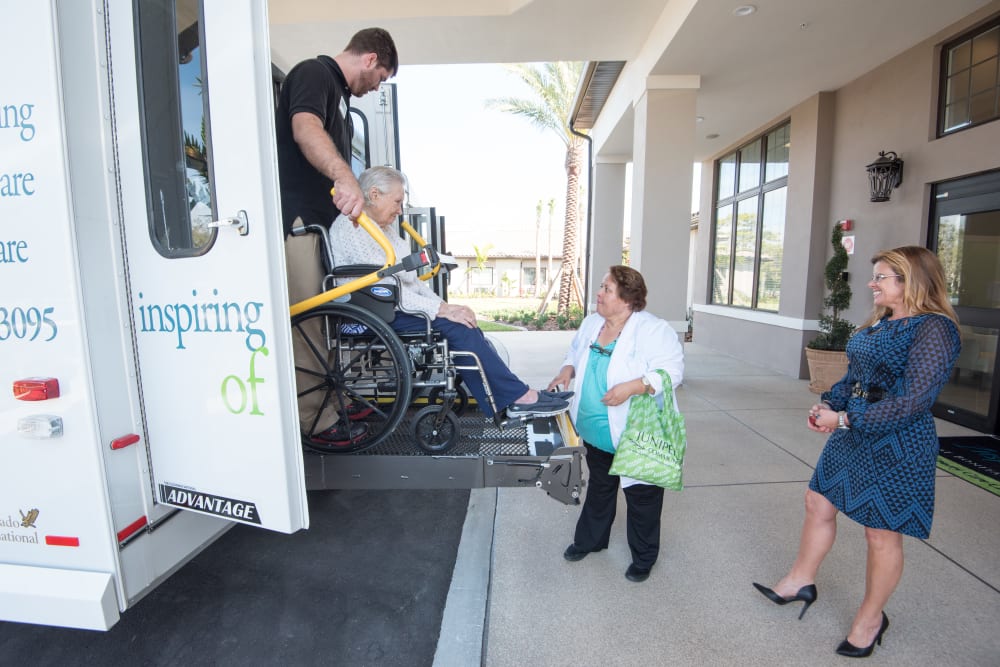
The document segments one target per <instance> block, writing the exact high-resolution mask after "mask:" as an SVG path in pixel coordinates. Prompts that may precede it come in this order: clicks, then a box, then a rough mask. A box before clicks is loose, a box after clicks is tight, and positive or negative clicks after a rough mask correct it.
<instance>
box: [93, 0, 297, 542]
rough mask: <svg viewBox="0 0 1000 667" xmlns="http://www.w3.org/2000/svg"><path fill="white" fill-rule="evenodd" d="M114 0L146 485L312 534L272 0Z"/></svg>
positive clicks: (188, 504)
mask: <svg viewBox="0 0 1000 667" xmlns="http://www.w3.org/2000/svg"><path fill="white" fill-rule="evenodd" d="M108 5H109V12H108V13H109V17H108V18H109V27H110V33H111V34H110V51H111V54H110V60H111V62H112V63H113V64H114V69H113V73H112V76H113V84H112V87H113V89H114V91H115V103H116V108H115V118H116V128H115V134H116V142H117V145H118V147H119V155H118V159H119V165H120V170H119V179H120V193H121V195H120V196H121V201H120V206H121V209H122V218H123V223H124V234H123V236H124V248H125V257H126V264H127V276H128V286H127V288H128V292H129V300H130V306H131V317H132V320H133V327H134V337H135V349H136V355H137V362H138V373H139V384H140V389H141V393H142V405H143V413H144V418H145V428H146V436H147V446H148V450H149V458H150V467H151V474H152V477H153V485H154V491H155V496H156V498H157V499H158V501H159V502H160V503H163V504H166V505H170V506H173V507H178V508H182V509H188V510H193V511H196V512H200V513H204V514H210V515H214V516H219V517H222V518H225V519H229V520H233V521H239V522H242V523H246V524H250V525H255V526H260V527H264V528H270V529H273V530H278V531H282V532H293V531H295V530H298V529H300V528H305V527H307V525H308V511H307V507H306V498H305V489H304V484H303V467H302V452H301V448H300V445H299V436H298V424H297V416H296V415H297V409H296V404H295V385H294V378H293V376H292V370H291V369H292V368H293V363H292V360H291V344H290V341H289V327H288V299H287V292H286V287H285V271H284V263H283V257H284V255H283V238H282V229H281V221H280V213H279V202H278V195H277V193H278V185H277V178H278V177H277V172H276V166H275V165H276V163H277V160H276V157H275V147H274V138H273V137H274V128H273V122H274V121H273V115H272V113H273V112H272V107H271V99H270V98H271V66H270V57H269V42H268V26H267V12H266V3H265V2H263V0H256V1H254V2H241V3H231V2H219V1H213V0H200V1H199V0H176V1H174V0H169V1H168V0H162V1H160V0H157V1H151V0H142V1H141V2H139V1H136V2H130V1H129V0H117V1H114V2H110V3H108ZM137 100H138V101H139V104H136V101H137Z"/></svg>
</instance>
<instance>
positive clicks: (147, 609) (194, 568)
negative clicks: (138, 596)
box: [0, 490, 469, 667]
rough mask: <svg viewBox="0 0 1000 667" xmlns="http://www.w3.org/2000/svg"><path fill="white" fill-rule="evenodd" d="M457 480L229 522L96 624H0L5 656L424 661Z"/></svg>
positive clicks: (431, 642)
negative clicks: (301, 522)
mask: <svg viewBox="0 0 1000 667" xmlns="http://www.w3.org/2000/svg"><path fill="white" fill-rule="evenodd" d="M468 499H469V492H468V491H467V490H464V491H313V492H310V493H309V513H310V518H311V528H310V529H309V530H307V531H299V532H298V533H296V534H294V535H281V534H277V533H272V532H269V531H264V530H259V529H254V528H250V527H247V526H242V525H239V526H236V527H235V528H233V529H232V530H230V531H229V532H228V533H226V534H225V535H223V536H222V537H221V538H220V539H219V540H218V541H217V542H216V543H215V544H213V545H212V546H210V547H209V548H207V549H206V550H205V551H204V552H202V553H201V554H199V555H198V556H197V557H196V558H195V559H194V560H192V561H191V562H190V563H188V564H187V565H186V566H184V567H183V568H182V569H181V570H180V571H178V572H177V573H175V574H174V575H173V576H172V577H170V578H169V579H168V580H167V581H165V582H164V583H162V584H161V585H160V586H159V587H158V588H156V589H155V590H154V591H153V592H151V593H150V594H149V595H147V596H146V597H145V598H144V599H142V600H141V601H140V602H138V603H137V604H136V605H135V606H134V607H132V608H131V609H129V610H127V611H126V612H125V613H124V615H123V616H122V619H121V620H120V621H119V622H118V624H117V625H115V626H114V627H113V628H111V630H109V631H108V632H93V631H87V630H70V629H65V628H51V627H45V626H33V625H23V624H18V623H2V622H0V664H3V665H13V664H17V665H57V664H58V665H240V666H244V665H389V666H395V665H398V666H400V667H402V666H406V667H411V666H419V665H430V664H431V663H432V662H433V658H434V651H435V649H436V646H437V640H438V633H439V630H440V627H441V616H442V613H443V610H444V604H445V600H446V598H447V595H448V588H449V586H450V583H451V574H452V570H453V568H454V564H455V556H456V553H457V551H458V543H459V540H460V538H461V532H462V525H463V522H464V520H465V513H466V508H467V506H468Z"/></svg>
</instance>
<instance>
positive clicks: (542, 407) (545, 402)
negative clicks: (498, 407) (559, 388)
mask: <svg viewBox="0 0 1000 667" xmlns="http://www.w3.org/2000/svg"><path fill="white" fill-rule="evenodd" d="M567 410H569V403H568V402H567V401H566V399H563V398H555V397H553V396H549V395H547V394H546V393H545V392H541V391H540V392H538V400H537V401H535V402H534V403H511V404H510V405H508V406H507V415H508V416H510V417H552V416H555V415H558V414H560V413H563V412H566V411H567Z"/></svg>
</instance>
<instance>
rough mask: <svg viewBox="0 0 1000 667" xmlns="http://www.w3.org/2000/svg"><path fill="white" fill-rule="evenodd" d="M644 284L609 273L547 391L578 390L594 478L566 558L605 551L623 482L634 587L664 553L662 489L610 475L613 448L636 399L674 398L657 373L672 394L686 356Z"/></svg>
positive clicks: (628, 271)
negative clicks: (653, 309)
mask: <svg viewBox="0 0 1000 667" xmlns="http://www.w3.org/2000/svg"><path fill="white" fill-rule="evenodd" d="M646 294H647V290H646V283H645V281H644V280H643V279H642V275H641V274H640V273H639V272H638V271H636V270H635V269H632V268H629V267H627V266H612V267H611V268H610V269H609V271H608V273H607V275H605V276H604V280H603V281H601V287H600V289H599V290H598V292H597V312H596V313H595V314H593V315H590V316H589V317H587V318H586V319H585V320H584V321H583V322H582V323H581V325H580V329H579V331H577V334H576V336H575V337H574V338H573V343H572V344H571V345H570V348H569V352H568V353H567V354H566V359H565V361H564V362H563V367H562V369H560V371H559V374H558V375H557V376H556V377H555V379H554V380H552V382H551V383H550V384H549V389H550V390H551V389H555V388H557V387H559V386H562V387H569V385H570V383H571V382H572V389H573V390H574V391H575V394H574V396H573V399H572V402H571V403H570V415H571V416H572V418H573V422H574V423H575V424H576V429H577V431H578V432H579V433H580V437H581V438H583V441H584V445H585V446H586V449H587V468H588V469H589V471H590V478H589V481H588V484H587V497H586V500H585V501H584V503H583V510H582V511H581V513H580V518H579V520H578V521H577V524H576V532H575V534H574V536H573V543H572V544H570V545H569V546H568V547H567V548H566V551H565V553H564V554H563V557H564V558H565V559H566V560H568V561H578V560H580V559H582V558H584V557H586V556H587V554H589V553H590V552H592V551H600V550H602V549H606V548H607V546H608V540H609V538H610V536H611V524H612V523H613V522H614V520H615V509H616V506H617V501H618V486H619V482H620V483H621V486H622V487H623V488H624V490H625V502H626V505H627V507H628V516H627V518H626V521H627V524H626V532H627V535H628V546H629V550H630V551H631V552H632V564H631V565H629V567H628V570H626V572H625V577H626V578H627V579H629V580H630V581H636V582H640V581H645V580H646V579H647V578H648V577H649V571H650V569H651V568H652V567H653V563H655V562H656V558H657V556H658V555H659V552H660V513H661V511H662V509H663V489H662V488H660V487H658V486H653V485H651V484H644V483H642V482H639V481H636V480H633V479H629V478H627V477H623V478H619V477H618V476H617V475H610V474H609V473H608V470H609V468H610V467H611V461H612V459H613V458H614V451H615V447H616V445H617V444H618V440H619V438H621V434H622V431H623V430H624V429H625V421H626V418H627V416H628V407H629V403H630V400H631V397H632V396H636V395H639V394H643V393H648V394H653V395H657V394H660V393H662V392H663V391H672V388H670V387H664V386H663V380H662V379H661V377H660V375H659V373H657V372H656V371H657V370H658V369H662V370H664V371H666V372H667V374H668V375H669V376H670V380H671V383H672V385H673V386H674V387H676V386H677V385H679V384H680V383H681V380H682V379H683V376H684V352H683V350H682V349H681V344H680V342H679V341H678V340H677V333H676V332H675V331H674V329H673V328H672V327H671V326H670V325H669V324H668V323H667V322H665V321H663V320H661V319H660V318H658V317H656V316H654V315H651V314H649V313H647V312H645V311H644V310H643V309H644V308H645V307H646Z"/></svg>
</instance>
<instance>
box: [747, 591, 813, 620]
mask: <svg viewBox="0 0 1000 667" xmlns="http://www.w3.org/2000/svg"><path fill="white" fill-rule="evenodd" d="M753 587H754V588H756V589H757V590H758V591H760V592H761V593H763V594H764V597H766V598H767V599H768V600H770V601H771V602H773V603H774V604H781V605H784V604H788V603H789V602H799V601H802V602H804V603H805V604H803V605H802V612H801V613H800V614H799V620H800V621H801V620H802V617H803V616H805V615H806V610H807V609H809V605H811V604H812V603H813V602H815V601H816V598H817V597H818V595H817V593H816V584H808V585H806V586H803V587H802V588H800V589H799V592H798V593H796V594H795V597H790V598H783V597H781V596H780V595H778V594H777V593H775V592H774V591H772V590H771V589H770V588H768V587H767V586H761V585H760V584H758V583H757V582H754V584H753Z"/></svg>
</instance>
